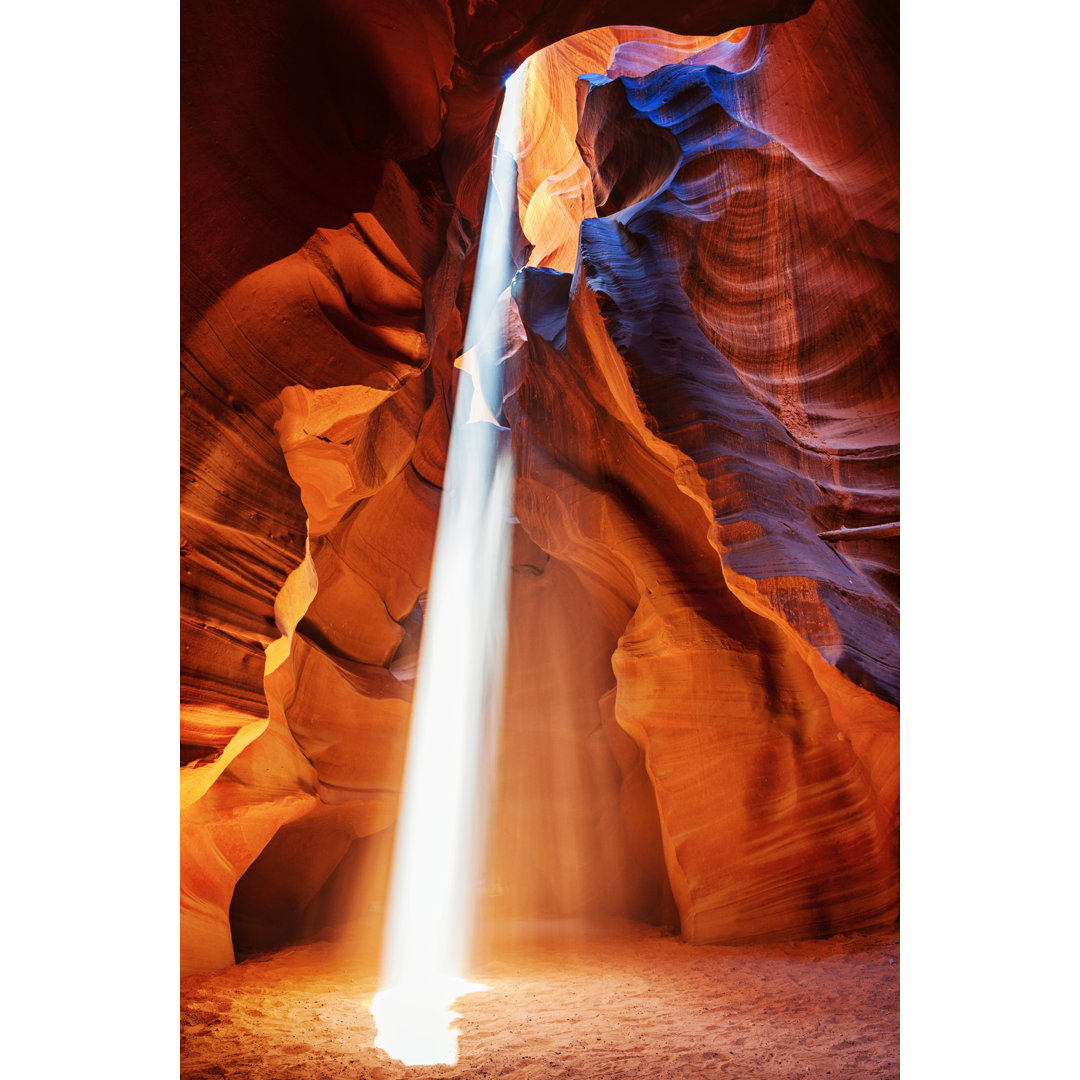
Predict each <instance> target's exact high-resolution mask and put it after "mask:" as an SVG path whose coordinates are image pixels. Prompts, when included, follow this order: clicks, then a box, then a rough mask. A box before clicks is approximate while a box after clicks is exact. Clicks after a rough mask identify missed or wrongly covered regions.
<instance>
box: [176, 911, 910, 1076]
mask: <svg viewBox="0 0 1080 1080" xmlns="http://www.w3.org/2000/svg"><path fill="white" fill-rule="evenodd" d="M371 952H372V950H371V949H370V948H369V947H368V946H367V945H366V944H365V939H364V938H363V937H362V936H357V935H353V936H351V937H348V938H344V939H342V940H339V941H336V942H329V941H324V942H316V943H312V944H307V945H300V946H294V947H292V948H288V949H285V950H283V951H281V952H278V953H273V954H270V955H266V956H262V957H253V958H251V959H249V960H247V961H245V962H244V963H241V964H238V965H237V966H235V967H232V968H229V969H227V970H225V971H221V972H216V973H209V974H199V975H191V976H188V977H187V978H186V979H184V980H182V981H181V1037H180V1075H181V1078H182V1080H203V1078H210V1077H214V1078H218V1077H223V1078H225V1077H227V1078H236V1080H292V1078H295V1080H450V1078H455V1080H464V1078H469V1080H477V1078H494V1077H511V1076H513V1077H522V1078H525V1080H531V1078H537V1077H546V1078H563V1077H578V1078H581V1080H600V1078H618V1077H647V1078H649V1080H674V1078H679V1077H699V1076H700V1077H713V1076H715V1077H733V1078H739V1080H779V1078H781V1077H783V1078H794V1077H802V1078H806V1077H814V1078H822V1077H829V1078H830V1080H855V1078H860V1080H861V1078H875V1080H877V1078H887V1077H890V1078H891V1077H899V1075H900V1066H899V1061H900V1057H899V1053H900V1034H899V1006H900V992H899V982H900V978H899V976H900V957H899V933H898V931H896V930H891V931H883V932H874V933H867V934H844V935H841V936H838V937H832V938H826V939H822V940H819V941H805V942H794V943H786V944H773V945H743V946H694V945H686V944H684V943H682V942H681V941H679V939H678V938H677V937H674V936H672V935H671V934H669V933H667V932H665V931H663V930H660V929H657V928H655V927H649V926H643V925H641V924H637V923H631V922H627V921H623V920H616V921H611V922H607V923H603V924H599V925H595V924H594V925H591V926H590V927H588V928H587V929H583V928H580V927H578V928H568V927H567V926H566V925H563V924H549V925H544V926H540V925H533V926H532V927H530V928H528V929H527V930H523V929H522V928H521V927H517V928H515V931H514V933H513V934H512V935H511V934H504V935H502V939H501V941H499V942H493V943H492V944H490V945H489V946H488V947H487V949H486V954H487V955H486V958H481V959H479V960H478V962H477V965H476V966H475V967H474V968H473V969H472V970H471V971H469V972H468V976H469V977H470V978H472V979H475V980H477V981H480V982H483V983H485V984H487V985H488V986H489V987H490V988H491V989H490V990H487V991H484V992H481V993H474V994H470V995H468V996H466V997H463V998H461V999H459V1002H458V1005H457V1006H456V1008H457V1011H458V1012H459V1013H460V1014H461V1020H460V1021H458V1027H459V1029H460V1032H461V1036H460V1044H459V1060H458V1063H457V1065H455V1066H443V1065H435V1066H416V1067H412V1068H408V1067H406V1066H404V1065H402V1064H400V1063H399V1062H397V1061H393V1060H391V1059H390V1058H389V1057H388V1056H387V1055H386V1054H385V1053H384V1052H383V1051H382V1050H379V1049H376V1048H375V1047H374V1046H373V1040H374V1038H375V1026H374V1023H373V1021H372V1019H371V1015H370V1013H369V1011H368V1005H369V1003H370V1001H371V998H372V996H373V995H374V994H375V992H376V991H377V989H378V988H379V987H378V973H377V968H376V965H375V963H374V962H373V961H372V960H371V959H370V956H371Z"/></svg>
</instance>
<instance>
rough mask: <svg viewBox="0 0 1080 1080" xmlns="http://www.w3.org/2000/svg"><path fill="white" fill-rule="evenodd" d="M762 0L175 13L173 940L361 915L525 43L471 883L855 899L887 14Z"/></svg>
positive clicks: (878, 613)
mask: <svg viewBox="0 0 1080 1080" xmlns="http://www.w3.org/2000/svg"><path fill="white" fill-rule="evenodd" d="M806 7H807V5H806V4H805V3H792V4H784V3H757V4H755V3H732V4H728V5H717V4H693V3H687V4H673V5H667V10H666V11H665V12H663V13H662V14H663V19H664V23H663V29H646V28H645V27H644V26H643V25H631V24H644V23H655V22H656V20H657V19H658V18H659V17H660V13H658V12H656V11H655V10H649V11H646V10H645V9H646V8H648V9H654V8H655V5H642V4H637V5H635V4H634V3H630V2H621V3H620V2H617V0H609V2H607V3H596V4H585V5H571V6H569V7H567V6H566V5H542V4H540V3H539V2H536V3H533V4H527V5H520V4H515V5H509V4H500V3H491V4H479V5H464V4H461V5H458V4H456V3H455V4H451V5H450V6H447V5H445V4H444V3H442V2H438V3H436V2H434V0H432V2H424V3H422V2H415V3H410V2H406V3H402V2H401V0H397V2H395V3H394V4H393V5H391V4H382V5H380V4H365V5H354V4H346V3H337V2H322V3H319V4H315V5H312V4H296V3H286V2H284V0H277V2H274V3H271V4H269V5H266V4H264V5H260V6H259V9H258V10H257V11H256V9H255V8H253V7H251V6H248V5H240V6H238V7H237V6H232V7H230V8H228V9H227V10H223V9H220V7H219V6H212V5H203V4H199V3H190V4H186V5H185V12H184V23H185V32H184V49H185V56H184V91H183V94H184V97H183V100H184V144H183V155H184V178H183V184H184V236H183V248H182V256H183V286H184V297H183V299H184V317H183V348H184V356H183V369H182V370H183V376H182V379H183V381H182V393H183V410H182V417H183V422H182V430H183V445H182V454H183V462H182V464H183V467H184V473H183V487H182V526H183V545H182V555H183V569H182V601H183V627H184V632H183V657H182V717H181V743H182V749H181V765H182V768H181V792H182V818H181V821H182V867H181V887H182V896H181V901H182V931H183V934H182V939H183V955H184V960H183V965H184V968H185V970H198V969H202V968H210V967H217V966H221V965H223V964H227V963H230V962H231V961H232V959H233V955H234V954H233V948H234V937H238V943H239V944H240V945H244V946H247V947H260V946H263V947H268V946H270V945H273V944H278V943H281V942H282V941H284V940H287V939H288V934H289V933H290V932H292V933H299V932H301V931H302V930H305V929H311V928H312V926H313V920H314V919H316V915H317V914H318V913H319V912H325V911H327V910H329V908H330V907H332V906H333V904H332V903H331V899H332V897H331V894H332V893H333V894H334V895H344V894H350V893H351V891H352V890H353V888H354V887H355V888H358V889H359V890H360V893H359V895H362V896H364V897H366V900H365V902H366V903H369V904H370V905H372V906H374V907H375V908H377V907H378V903H379V898H380V894H381V889H382V887H383V885H384V876H385V866H386V855H387V853H388V851H389V846H390V837H391V835H392V826H393V822H394V819H395V814H396V803H397V795H398V790H399V785H400V778H401V771H402V765H403V760H404V751H405V745H406V738H407V729H408V717H409V705H410V701H411V696H412V679H413V676H414V674H415V659H416V652H417V648H418V644H419V638H420V631H421V629H422V624H423V610H424V598H425V590H426V587H427V578H428V574H429V570H430V562H431V553H432V545H433V541H434V534H435V524H436V521H437V514H438V507H439V498H440V488H441V483H442V471H443V467H444V464H445V454H446V443H447V438H448V432H449V410H450V406H451V404H452V400H453V394H454V388H455V384H456V379H457V377H458V374H457V372H456V370H455V367H454V361H455V359H456V357H457V355H458V354H459V352H460V349H461V344H462V338H463V327H464V322H465V319H466V317H467V313H468V300H469V294H470V289H471V279H472V274H473V272H474V265H473V263H474V259H475V241H476V239H477V236H478V232H479V217H480V213H481V207H482V200H483V195H484V188H485V185H486V177H487V163H488V160H489V158H490V149H491V142H492V139H493V136H494V126H495V121H496V118H497V109H498V102H499V100H500V94H501V85H502V79H503V77H504V76H505V74H507V73H508V72H509V71H510V70H512V69H513V67H515V66H516V64H517V63H518V62H519V61H520V60H521V59H523V58H524V57H525V56H526V55H529V54H530V53H534V52H537V50H539V49H541V48H542V47H543V46H546V45H549V44H551V43H553V42H558V44H555V45H553V47H552V48H550V49H546V50H545V51H544V52H543V53H539V54H538V55H537V56H536V57H535V58H534V60H533V64H532V68H531V72H530V76H529V80H528V82H527V84H526V88H525V99H526V104H525V110H524V119H523V132H522V154H521V157H520V160H519V187H518V206H519V217H520V222H521V229H522V235H521V237H519V247H520V252H519V253H520V256H521V259H520V261H521V262H522V263H525V262H528V264H529V265H528V267H527V268H526V269H525V270H524V271H523V272H522V273H521V274H520V275H519V276H518V278H517V280H516V282H515V285H514V288H513V298H512V300H511V298H510V297H506V298H505V299H504V304H505V305H507V306H506V307H505V308H504V313H503V314H504V318H505V319H506V322H507V324H508V325H509V326H512V327H513V328H514V330H513V333H510V334H508V337H507V353H506V357H505V363H506V366H507V373H508V378H507V380H506V387H507V391H506V400H505V401H504V412H505V416H506V418H507V420H508V422H509V424H510V426H511V429H512V431H513V440H514V448H515V454H516V458H517V466H518V473H519V479H518V485H517V493H516V511H515V512H516V514H517V517H518V519H519V525H517V526H516V527H515V529H514V534H515V535H514V549H513V556H512V574H511V630H510V641H509V659H508V664H507V672H506V688H507V691H506V695H507V696H506V705H505V710H504V713H505V716H504V721H503V730H502V736H501V744H500V745H501V758H500V772H499V783H498V786H497V789H496V791H495V793H494V795H495V797H494V803H493V808H494V809H493V820H494V822H495V825H496V827H495V828H494V829H493V831H492V840H491V852H490V858H489V868H488V879H487V882H486V888H487V902H488V905H489V911H490V913H492V914H501V913H506V914H550V915H578V914H583V913H601V912H615V913H623V914H630V915H632V916H634V917H636V918H641V919H646V920H652V921H660V920H664V919H668V920H671V921H676V920H677V922H678V924H679V925H680V927H681V930H682V933H683V935H684V936H685V937H686V938H687V939H688V940H691V941H697V942H716V941H745V940H754V939H768V938H776V937H797V936H805V935H812V934H819V933H828V932H836V931H840V930H847V929H854V928H859V927H866V926H872V925H875V924H879V923H885V922H889V921H891V920H893V919H895V917H896V914H897V896H898V890H897V873H898V865H897V828H898V824H897V820H898V819H897V803H898V713H897V700H898V672H897V663H898V658H897V643H898V613H897V605H898V585H897V582H898V534H899V510H898V422H897V412H898V387H897V381H898V375H897V347H896V337H897V324H898V318H897V303H898V298H897V257H898V242H897V218H898V211H897V173H898V163H897V102H896V95H897V57H896V41H895V31H896V26H895V23H896V13H895V10H892V11H890V10H888V8H886V9H884V10H883V9H881V8H880V7H878V6H872V5H865V4H860V3H857V2H855V0H817V2H816V3H815V4H814V5H813V7H812V8H810V10H809V11H808V12H807V13H806V14H803V11H804V9H805V8H806ZM564 8H566V10H564ZM571 8H572V10H571ZM639 9H641V10H639ZM796 16H798V17H796ZM781 20H789V21H781ZM766 23H768V25H764V24H766ZM591 27H599V28H600V29H590V28H591ZM583 30H584V31H587V32H586V33H579V34H578V35H577V36H576V37H573V38H569V39H568V40H566V41H560V39H561V38H564V37H567V35H569V34H573V33H575V32H577V31H583ZM671 31H675V32H679V33H689V34H697V35H714V36H711V37H710V36H697V37H675V36H674V35H673V34H672V33H671ZM715 35H720V36H715ZM349 875H352V876H353V877H356V878H357V879H358V880H357V882H344V884H343V880H344V878H346V877H348V876H349Z"/></svg>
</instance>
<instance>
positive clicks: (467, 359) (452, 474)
mask: <svg viewBox="0 0 1080 1080" xmlns="http://www.w3.org/2000/svg"><path fill="white" fill-rule="evenodd" d="M526 70H527V61H526V63H525V64H523V65H522V66H521V67H520V68H518V70H517V71H516V72H515V73H514V75H512V76H511V77H510V78H509V79H508V80H507V83H506V96H505V99H504V101H503V108H502V114H501V115H500V118H499V127H498V133H497V136H496V141H495V152H494V155H493V158H492V167H491V180H490V183H489V186H488V194H487V203H486V206H485V210H484V222H483V229H482V232H481V237H480V249H479V252H478V256H477V266H476V281H475V284H474V287H473V296H472V303H471V306H470V310H469V321H468V328H467V331H466V335H465V346H466V351H465V355H464V356H463V357H462V358H461V360H460V361H459V366H460V367H461V368H462V373H461V377H460V381H459V384H458V385H459V392H458V395H457V401H456V402H455V407H454V418H453V423H452V426H451V434H450V445H449V451H448V457H447V465H446V478H445V481H444V486H443V497H442V505H441V508H440V512H439V525H438V531H437V533H436V540H435V555H434V560H433V563H432V570H431V583H430V586H429V590H428V603H427V609H426V612H425V619H424V630H423V637H422V640H421V647H420V657H419V668H418V671H417V681H416V693H415V697H414V699H413V712H412V722H411V727H410V733H409V750H408V756H407V759H406V765H405V777H404V783H403V788H402V799H401V808H400V812H399V816H398V824H397V834H396V840H395V850H394V864H393V873H392V877H391V882H390V895H389V904H388V909H387V922H386V929H385V934H384V940H383V960H382V976H381V984H382V987H383V989H381V990H380V991H379V993H378V994H376V995H375V998H374V999H373V1001H372V1003H371V1014H372V1016H373V1018H374V1020H375V1025H376V1027H377V1029H378V1035H377V1037H376V1039H375V1045H376V1046H377V1047H380V1048H381V1049H383V1050H385V1051H386V1053H387V1054H389V1055H390V1057H392V1058H396V1059H397V1060H399V1061H401V1062H403V1063H404V1064H406V1065H436V1064H446V1065H454V1064H456V1063H457V1057H458V1050H457V1031H456V1030H455V1029H454V1028H453V1022H454V1020H455V1019H457V1014H456V1013H455V1012H453V1010H452V1006H453V1004H454V1002H455V1000H456V999H457V998H458V997H460V996H462V995H463V994H467V993H471V992H474V991H477V990H486V989H487V987H485V986H481V985H479V984H477V983H471V982H469V981H468V980H467V979H465V977H464V975H463V972H464V970H465V967H466V964H467V963H468V954H469V948H470V943H471V922H472V910H473V907H474V903H475V882H476V881H477V879H478V877H479V876H480V872H481V863H480V850H481V840H482V837H483V819H484V816H485V812H486V804H487V797H486V795H487V793H486V778H487V773H488V771H489V769H488V767H487V766H488V765H489V763H490V761H491V760H492V759H493V756H494V732H495V724H494V719H495V716H496V714H497V710H498V707H499V702H500V699H501V685H500V679H501V673H502V664H503V656H504V652H505V633H506V593H507V572H508V566H509V521H510V514H511V498H512V492H513V461H512V458H511V451H510V445H509V432H508V431H507V430H506V429H505V428H504V427H502V426H500V424H499V423H498V420H497V417H498V415H499V412H500V403H501V400H502V385H501V383H502V376H501V371H500V368H499V363H498V361H499V358H500V356H501V350H502V344H503V343H502V342H501V341H500V340H498V336H499V335H498V331H497V330H492V327H498V326H499V325H500V320H499V319H497V318H494V319H492V318H490V316H491V315H492V313H493V312H494V311H495V309H496V305H497V304H498V303H499V300H500V297H501V296H502V294H503V293H504V292H505V291H506V289H507V287H508V286H509V284H510V280H511V277H512V276H513V273H514V270H515V267H514V265H513V263H512V259H511V254H510V225H511V220H512V219H511V217H510V215H511V213H513V214H515V215H516V213H517V190H516V175H515V167H516V153H517V143H518V131H519V127H520V112H521V91H522V86H523V83H524V80H525V73H526Z"/></svg>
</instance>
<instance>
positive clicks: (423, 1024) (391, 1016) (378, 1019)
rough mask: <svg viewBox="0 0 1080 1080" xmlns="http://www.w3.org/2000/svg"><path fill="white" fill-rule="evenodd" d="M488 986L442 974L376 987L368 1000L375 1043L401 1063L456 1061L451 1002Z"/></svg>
mask: <svg viewBox="0 0 1080 1080" xmlns="http://www.w3.org/2000/svg"><path fill="white" fill-rule="evenodd" d="M489 989H490V987H488V986H484V985H482V984H481V983H471V982H468V981H467V980H465V979H455V978H449V977H448V978H444V979H439V980H431V981H427V982H424V983H421V984H419V985H414V986H399V987H395V988H394V989H392V990H380V991H379V992H378V993H377V994H376V995H375V998H374V1000H373V1001H372V1002H371V1015H372V1016H373V1017H374V1019H375V1026H376V1027H377V1028H378V1029H379V1034H378V1037H377V1038H376V1039H375V1045H376V1046H377V1047H378V1048H379V1049H380V1050H385V1051H386V1052H387V1053H388V1054H389V1055H390V1056H391V1057H392V1058H396V1059H397V1060H398V1061H400V1062H401V1063H402V1064H403V1065H456V1064H457V1060H458V1048H457V1035H458V1033H457V1031H456V1030H454V1027H453V1024H454V1021H455V1020H458V1019H460V1014H459V1013H456V1012H454V1011H453V1009H452V1008H451V1006H452V1005H453V1004H454V1002H455V1001H457V999H458V998H459V997H462V996H463V995H465V994H475V993H478V992H479V991H481V990H489Z"/></svg>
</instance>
